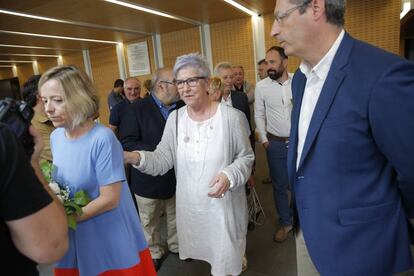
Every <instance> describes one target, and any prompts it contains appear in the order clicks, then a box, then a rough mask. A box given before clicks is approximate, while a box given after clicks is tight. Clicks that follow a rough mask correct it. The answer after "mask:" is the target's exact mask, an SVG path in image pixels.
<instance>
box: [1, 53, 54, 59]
mask: <svg viewBox="0 0 414 276" xmlns="http://www.w3.org/2000/svg"><path fill="white" fill-rule="evenodd" d="M0 56H22V57H54V58H57V57H59V56H58V55H37V54H33V55H32V54H6V53H0Z"/></svg>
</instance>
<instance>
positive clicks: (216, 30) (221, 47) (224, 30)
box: [210, 18, 256, 83]
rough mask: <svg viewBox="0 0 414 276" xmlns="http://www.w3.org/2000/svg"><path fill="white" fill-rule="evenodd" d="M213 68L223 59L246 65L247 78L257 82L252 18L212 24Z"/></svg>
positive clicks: (251, 81) (245, 73)
mask: <svg viewBox="0 0 414 276" xmlns="http://www.w3.org/2000/svg"><path fill="white" fill-rule="evenodd" d="M210 35H211V48H212V54H213V68H214V66H215V65H216V64H217V63H219V62H222V61H228V62H230V63H232V64H234V65H242V66H243V67H244V75H245V79H246V80H247V81H249V82H250V83H255V82H256V72H255V71H254V62H255V61H254V51H253V30H252V22H251V19H250V18H240V19H236V20H231V21H226V22H220V23H215V24H212V25H211V26H210Z"/></svg>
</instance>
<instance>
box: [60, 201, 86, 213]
mask: <svg viewBox="0 0 414 276" xmlns="http://www.w3.org/2000/svg"><path fill="white" fill-rule="evenodd" d="M63 206H65V210H67V209H70V210H71V211H72V212H71V213H70V214H73V212H76V213H77V214H82V207H81V206H79V205H78V204H76V203H75V202H73V201H72V200H67V201H65V202H64V203H63ZM68 213H69V212H66V214H68Z"/></svg>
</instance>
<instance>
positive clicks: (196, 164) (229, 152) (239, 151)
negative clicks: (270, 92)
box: [134, 104, 253, 276]
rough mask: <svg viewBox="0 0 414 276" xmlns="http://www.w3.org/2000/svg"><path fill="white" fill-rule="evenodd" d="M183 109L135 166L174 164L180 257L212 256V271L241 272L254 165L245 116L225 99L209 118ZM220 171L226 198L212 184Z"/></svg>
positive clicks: (157, 170)
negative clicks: (192, 116) (224, 177)
mask: <svg viewBox="0 0 414 276" xmlns="http://www.w3.org/2000/svg"><path fill="white" fill-rule="evenodd" d="M178 113H179V115H178V119H177V118H176V116H177V113H175V112H174V113H173V114H172V115H170V116H169V117H168V120H167V124H166V127H165V129H164V134H163V138H162V139H161V142H160V144H158V146H157V149H156V150H155V151H154V152H147V151H140V154H141V162H140V164H139V166H134V167H135V168H137V169H139V170H141V171H143V172H144V173H149V174H152V175H157V174H163V173H165V172H167V171H168V170H169V169H170V168H171V167H172V165H174V166H175V170H176V176H177V191H176V215H177V218H176V219H177V233H178V243H179V252H180V259H187V258H193V259H199V260H204V261H207V262H208V263H210V264H211V274H213V275H220V276H221V275H239V274H240V273H241V266H242V258H243V255H244V252H245V248H246V234H247V201H246V193H245V190H244V183H246V181H247V179H248V177H249V175H250V172H251V169H252V164H253V151H252V149H251V147H250V143H249V139H248V133H247V132H246V129H245V125H246V124H247V122H246V118H245V116H244V115H243V114H242V113H241V112H240V111H238V110H235V109H233V108H231V107H227V106H225V105H223V104H220V106H219V108H218V109H217V112H216V114H214V116H213V117H212V118H211V119H209V120H206V121H204V122H195V121H193V120H191V119H190V118H189V117H188V114H187V111H186V107H183V108H181V109H180V110H179V112H178ZM220 171H222V172H223V173H225V174H226V175H227V176H228V178H229V180H230V182H231V186H230V187H231V188H230V189H229V190H228V191H227V192H226V193H225V196H224V197H223V198H211V197H209V196H208V193H209V192H211V191H213V189H214V188H210V187H208V185H209V183H210V181H211V179H212V178H213V177H214V176H215V175H217V174H218V173H219V172H220Z"/></svg>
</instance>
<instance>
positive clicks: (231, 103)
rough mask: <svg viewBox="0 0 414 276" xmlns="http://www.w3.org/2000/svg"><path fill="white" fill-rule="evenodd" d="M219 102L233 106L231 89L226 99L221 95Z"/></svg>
mask: <svg viewBox="0 0 414 276" xmlns="http://www.w3.org/2000/svg"><path fill="white" fill-rule="evenodd" d="M221 102H222V103H224V104H225V105H228V106H231V107H233V102H232V101H231V91H230V94H229V96H228V97H227V99H224V96H223V97H221Z"/></svg>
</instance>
